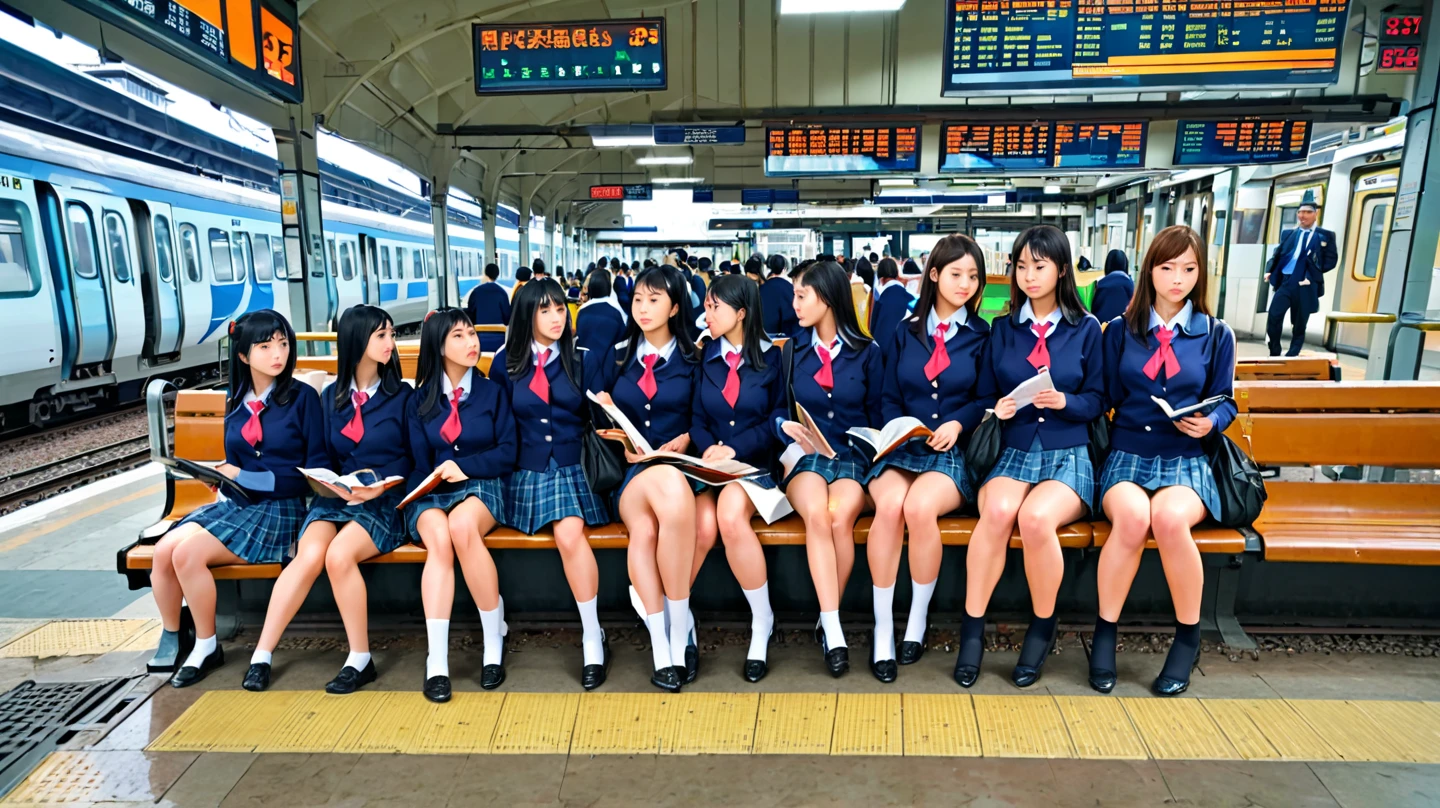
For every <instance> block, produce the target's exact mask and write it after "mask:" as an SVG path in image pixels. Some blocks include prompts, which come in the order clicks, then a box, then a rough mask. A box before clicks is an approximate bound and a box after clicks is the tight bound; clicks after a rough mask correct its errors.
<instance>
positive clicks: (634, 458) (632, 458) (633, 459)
mask: <svg viewBox="0 0 1440 808" xmlns="http://www.w3.org/2000/svg"><path fill="white" fill-rule="evenodd" d="M625 462H626V463H643V462H645V455H642V454H640V453H639V452H632V451H630V450H629V449H626V450H625Z"/></svg>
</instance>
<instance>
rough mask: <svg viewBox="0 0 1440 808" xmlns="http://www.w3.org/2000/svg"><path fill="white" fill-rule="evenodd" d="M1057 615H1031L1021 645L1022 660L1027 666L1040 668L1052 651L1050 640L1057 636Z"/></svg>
mask: <svg viewBox="0 0 1440 808" xmlns="http://www.w3.org/2000/svg"><path fill="white" fill-rule="evenodd" d="M1055 623H1056V619H1055V615H1053V614H1052V615H1050V616H1049V617H1036V616H1034V615H1031V616H1030V627H1029V628H1027V629H1025V642H1024V643H1022V644H1021V645H1020V662H1019V663H1017V664H1020V665H1024V666H1025V667H1027V668H1038V667H1040V664H1041V662H1042V661H1043V660H1044V659H1045V655H1046V654H1047V653H1049V652H1050V640H1051V639H1052V638H1053V637H1054V636H1055Z"/></svg>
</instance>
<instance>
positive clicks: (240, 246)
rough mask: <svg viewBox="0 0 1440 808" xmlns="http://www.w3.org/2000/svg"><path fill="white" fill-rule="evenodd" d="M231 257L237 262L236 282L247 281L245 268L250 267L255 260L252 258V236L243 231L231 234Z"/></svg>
mask: <svg viewBox="0 0 1440 808" xmlns="http://www.w3.org/2000/svg"><path fill="white" fill-rule="evenodd" d="M231 236H232V237H231V239H230V257H231V258H232V259H234V261H235V280H237V281H243V280H245V267H248V266H250V262H251V261H252V260H253V259H252V258H251V257H250V256H251V254H252V248H251V245H250V234H249V233H246V232H244V231H243V230H236V231H235V232H234V233H233V234H231Z"/></svg>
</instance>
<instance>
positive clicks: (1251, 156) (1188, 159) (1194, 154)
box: [1174, 118, 1311, 166]
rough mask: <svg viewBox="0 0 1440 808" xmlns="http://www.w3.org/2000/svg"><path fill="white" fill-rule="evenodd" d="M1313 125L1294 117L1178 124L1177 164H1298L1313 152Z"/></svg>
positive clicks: (1184, 122) (1176, 136)
mask: <svg viewBox="0 0 1440 808" xmlns="http://www.w3.org/2000/svg"><path fill="white" fill-rule="evenodd" d="M1310 129H1311V126H1310V122H1309V121H1305V120H1297V119H1294V118H1268V119H1267V118H1225V119H1220V120H1211V121H1178V122H1177V123H1176V127H1175V161H1174V162H1175V165H1177V166H1242V165H1261V164H1264V163H1295V162H1300V161H1302V160H1304V159H1305V158H1306V156H1307V155H1309V153H1310Z"/></svg>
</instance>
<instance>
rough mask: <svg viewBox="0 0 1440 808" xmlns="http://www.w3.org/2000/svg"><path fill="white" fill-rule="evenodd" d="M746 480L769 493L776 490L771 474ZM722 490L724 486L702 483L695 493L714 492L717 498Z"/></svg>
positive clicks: (758, 475)
mask: <svg viewBox="0 0 1440 808" xmlns="http://www.w3.org/2000/svg"><path fill="white" fill-rule="evenodd" d="M745 479H747V480H749V481H750V482H752V483H755V484H756V485H758V486H760V487H761V488H764V489H766V490H767V491H768V490H772V489H774V488H775V481H774V480H773V479H771V478H770V475H769V474H757V475H755V476H754V477H746V478H745ZM721 488H724V486H718V487H717V486H713V485H705V484H703V483H702V484H701V485H700V487H699V488H697V489H696V490H695V493H697V494H699V493H703V492H705V491H714V492H715V496H717V497H718V496H720V489H721Z"/></svg>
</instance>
